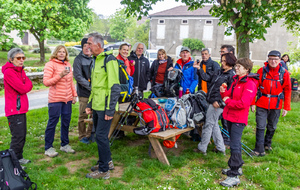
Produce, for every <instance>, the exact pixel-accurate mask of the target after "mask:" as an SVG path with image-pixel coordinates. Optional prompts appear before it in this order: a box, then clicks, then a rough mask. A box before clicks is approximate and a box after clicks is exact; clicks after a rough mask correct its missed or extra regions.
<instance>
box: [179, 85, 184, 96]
mask: <svg viewBox="0 0 300 190" xmlns="http://www.w3.org/2000/svg"><path fill="white" fill-rule="evenodd" d="M182 95H183V88H182V87H179V98H181V97H182Z"/></svg>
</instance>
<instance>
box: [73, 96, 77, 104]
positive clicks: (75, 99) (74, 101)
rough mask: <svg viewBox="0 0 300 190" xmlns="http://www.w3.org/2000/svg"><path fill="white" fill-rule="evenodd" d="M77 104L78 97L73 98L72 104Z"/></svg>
mask: <svg viewBox="0 0 300 190" xmlns="http://www.w3.org/2000/svg"><path fill="white" fill-rule="evenodd" d="M76 102H77V97H76V96H73V100H72V104H75V103H76Z"/></svg>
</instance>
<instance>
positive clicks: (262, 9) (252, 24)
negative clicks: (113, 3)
mask: <svg viewBox="0 0 300 190" xmlns="http://www.w3.org/2000/svg"><path fill="white" fill-rule="evenodd" d="M158 1H161V0H151V1H150V2H149V1H147V0H135V1H131V0H122V1H121V4H123V5H126V10H125V12H126V14H127V16H129V15H134V16H137V15H138V17H139V18H141V15H148V11H149V10H151V9H152V5H153V4H155V3H156V2H158ZM175 1H178V0H175ZM280 1H283V2H290V1H288V0H280ZM294 1H297V2H298V0H294ZM181 2H183V3H185V4H186V5H187V6H189V10H195V9H198V8H202V7H203V6H204V4H205V3H210V4H214V5H213V6H212V8H211V9H210V13H211V14H212V16H215V17H219V18H220V20H219V24H223V25H225V26H228V28H227V30H226V32H225V34H226V35H230V33H231V32H233V31H234V32H235V34H236V41H237V56H238V57H249V42H253V41H254V40H255V39H264V40H265V38H264V34H265V33H266V32H267V30H266V28H268V27H270V26H271V25H272V20H271V18H270V16H269V15H270V14H273V13H275V12H276V9H275V8H276V6H278V5H275V4H274V3H272V0H235V1H229V0H197V1H195V0H181ZM292 10H295V8H292ZM298 13H299V12H298ZM282 17H284V16H282Z"/></svg>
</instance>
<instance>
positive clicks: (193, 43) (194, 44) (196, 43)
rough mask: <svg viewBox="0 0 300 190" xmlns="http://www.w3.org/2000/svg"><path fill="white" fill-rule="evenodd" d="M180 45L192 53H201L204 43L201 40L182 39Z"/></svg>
mask: <svg viewBox="0 0 300 190" xmlns="http://www.w3.org/2000/svg"><path fill="white" fill-rule="evenodd" d="M182 45H183V46H186V47H188V48H190V49H191V51H192V52H193V51H194V50H198V51H201V50H202V49H203V48H205V45H204V43H203V42H202V41H201V40H199V39H195V38H186V39H184V40H183V42H182ZM192 54H193V53H192Z"/></svg>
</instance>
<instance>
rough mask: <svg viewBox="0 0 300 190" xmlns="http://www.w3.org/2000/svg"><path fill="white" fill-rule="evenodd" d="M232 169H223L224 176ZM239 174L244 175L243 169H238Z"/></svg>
mask: <svg viewBox="0 0 300 190" xmlns="http://www.w3.org/2000/svg"><path fill="white" fill-rule="evenodd" d="M230 170H231V169H230V168H226V169H222V174H224V175H227V172H228V171H230ZM238 172H239V174H238V175H243V169H242V168H239V169H238Z"/></svg>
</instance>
